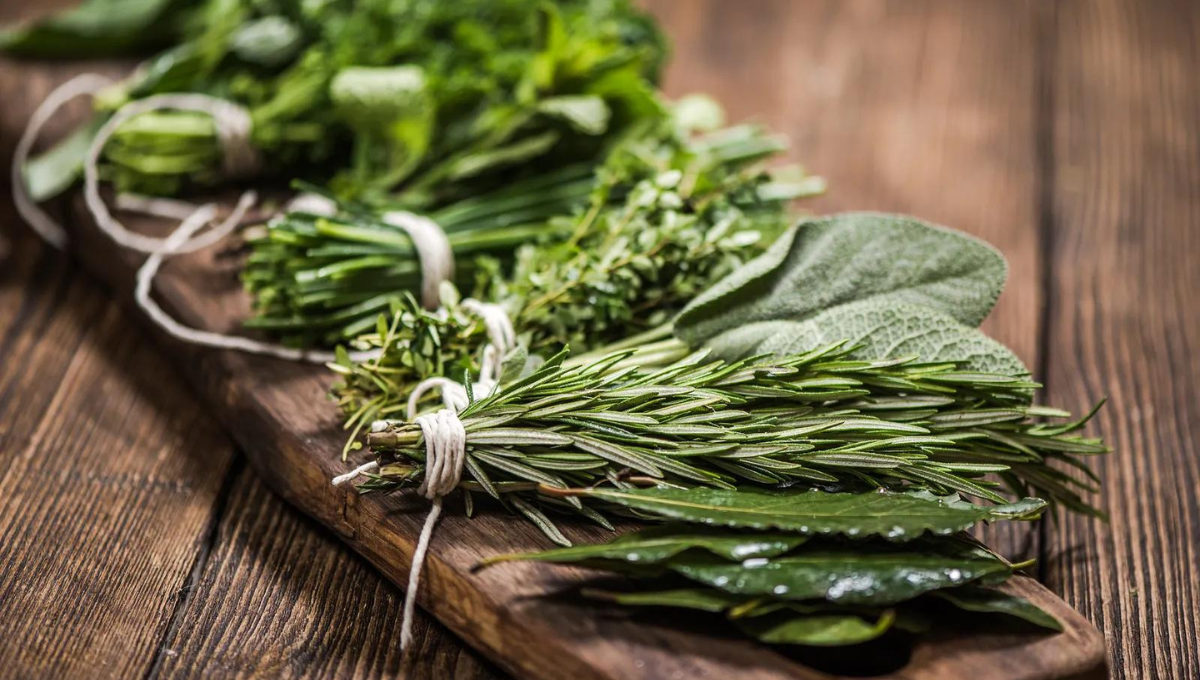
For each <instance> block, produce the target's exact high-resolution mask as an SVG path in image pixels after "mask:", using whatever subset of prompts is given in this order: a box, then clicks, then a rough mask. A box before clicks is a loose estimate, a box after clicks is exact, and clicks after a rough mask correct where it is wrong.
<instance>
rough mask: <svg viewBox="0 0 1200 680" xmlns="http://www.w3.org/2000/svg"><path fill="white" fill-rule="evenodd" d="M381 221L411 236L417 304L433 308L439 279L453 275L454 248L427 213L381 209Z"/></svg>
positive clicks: (450, 277) (447, 279)
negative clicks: (418, 288)
mask: <svg viewBox="0 0 1200 680" xmlns="http://www.w3.org/2000/svg"><path fill="white" fill-rule="evenodd" d="M383 221H384V222H386V223H388V224H390V225H392V226H393V227H399V228H400V229H401V230H402V231H403V232H404V233H406V234H408V237H409V238H410V239H412V243H413V248H414V249H415V250H416V251H417V259H418V260H419V261H420V264H421V305H422V306H423V307H425V308H426V309H437V308H438V307H439V306H440V305H441V295H440V290H441V286H442V282H443V281H449V280H451V279H453V278H454V251H453V250H452V249H451V248H450V239H448V238H447V237H446V232H445V231H442V227H441V226H440V225H439V224H438V223H437V222H434V221H433V220H431V219H429V218H428V217H422V216H421V215H415V214H413V213H410V212H405V211H403V210H396V211H393V212H388V213H384V214H383Z"/></svg>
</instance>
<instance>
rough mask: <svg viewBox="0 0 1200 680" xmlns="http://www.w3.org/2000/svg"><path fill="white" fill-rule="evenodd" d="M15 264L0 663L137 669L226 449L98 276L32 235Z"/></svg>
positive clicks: (21, 671) (7, 336)
mask: <svg viewBox="0 0 1200 680" xmlns="http://www.w3.org/2000/svg"><path fill="white" fill-rule="evenodd" d="M7 214H8V213H7V211H5V215H7ZM6 219H11V218H6ZM12 261H13V262H14V263H15V264H16V266H15V267H13V268H12V269H7V268H6V270H7V271H11V272H12V273H13V274H15V275H16V276H14V277H13V278H12V279H8V280H7V281H6V284H5V285H4V286H3V288H0V328H3V329H4V331H3V337H4V340H3V348H0V351H3V355H4V357H5V359H4V361H3V362H0V564H3V565H4V568H3V569H0V667H3V668H4V669H5V672H4V673H5V675H11V676H15V677H21V678H37V677H45V678H61V677H95V676H97V675H102V676H108V677H118V676H132V675H141V674H144V673H145V672H146V670H147V669H148V668H149V667H150V664H151V663H152V661H153V659H154V656H155V650H156V647H157V643H158V641H159V639H160V638H161V637H162V635H163V633H164V632H165V630H166V628H167V625H168V623H169V621H170V619H171V616H172V614H173V612H174V608H175V604H176V601H177V597H178V595H179V593H180V591H181V589H183V588H184V587H185V585H186V584H187V582H188V579H189V576H190V574H191V571H192V567H193V564H194V563H195V561H196V557H197V552H198V549H199V547H200V545H201V544H202V542H203V540H204V538H205V536H206V535H207V533H208V531H209V526H210V523H211V522H212V521H213V519H214V511H213V504H214V500H215V499H216V497H217V495H218V493H219V491H220V488H221V481H222V479H223V478H224V476H225V469H226V467H227V465H228V462H229V458H230V455H231V448H230V446H229V444H228V441H227V440H226V439H225V438H224V437H223V436H221V435H220V434H218V432H219V430H218V429H217V427H216V425H215V424H214V423H213V422H212V420H211V419H210V418H208V417H207V416H206V415H205V413H204V411H202V410H201V409H200V408H199V407H198V406H197V404H196V403H195V400H194V399H193V398H192V397H191V396H190V394H189V393H188V391H187V390H186V389H184V388H183V387H182V385H181V383H180V382H179V380H178V378H175V377H173V375H172V373H173V371H172V370H171V368H170V367H169V366H168V365H167V364H166V363H165V361H164V359H163V358H162V356H161V355H160V354H159V353H158V352H156V351H153V350H152V349H150V348H148V342H147V341H146V339H145V338H143V337H139V336H138V335H137V334H136V333H134V332H131V330H130V328H129V325H130V321H129V319H128V317H126V316H125V315H123V314H122V313H121V312H120V310H119V309H118V308H117V306H116V305H115V304H113V303H111V302H110V301H109V300H107V299H106V298H105V296H104V295H103V294H101V293H100V292H99V291H97V290H96V289H95V284H94V283H93V282H91V281H89V280H88V279H87V278H86V277H85V276H84V275H83V274H82V273H72V272H71V268H70V267H69V266H67V263H66V261H65V259H64V258H61V257H58V258H56V257H52V256H47V254H46V253H45V249H44V248H42V247H41V246H35V245H34V244H33V243H31V242H30V241H28V240H25V241H22V242H21V243H19V244H18V247H17V250H16V251H15V252H14V253H13V259H12ZM28 264H32V266H27V265H28Z"/></svg>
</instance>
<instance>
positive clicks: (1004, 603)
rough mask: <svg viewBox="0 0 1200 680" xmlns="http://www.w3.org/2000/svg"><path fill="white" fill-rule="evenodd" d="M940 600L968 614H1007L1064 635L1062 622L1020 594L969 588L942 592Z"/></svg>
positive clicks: (938, 594) (938, 595) (938, 593)
mask: <svg viewBox="0 0 1200 680" xmlns="http://www.w3.org/2000/svg"><path fill="white" fill-rule="evenodd" d="M934 595H936V596H937V597H939V598H941V599H943V600H945V601H946V602H949V603H950V604H952V605H954V606H955V607H958V608H959V609H962V610H964V611H968V612H974V613H982V614H1004V615H1006V616H1013V617H1016V618H1018V619H1022V620H1024V621H1027V622H1029V623H1032V624H1034V625H1035V626H1040V627H1042V628H1046V629H1049V630H1053V631H1058V632H1062V630H1063V625H1062V623H1061V622H1060V621H1059V620H1058V619H1056V618H1054V615H1053V614H1051V613H1050V612H1048V611H1046V610H1045V609H1042V608H1041V607H1039V606H1037V605H1036V604H1034V603H1032V602H1030V601H1029V600H1026V599H1025V598H1023V597H1019V596H1017V595H1010V594H1008V593H1006V592H1004V591H1002V590H996V589H994V588H980V587H977V586H966V587H963V588H952V589H949V590H940V591H938V592H936V593H934Z"/></svg>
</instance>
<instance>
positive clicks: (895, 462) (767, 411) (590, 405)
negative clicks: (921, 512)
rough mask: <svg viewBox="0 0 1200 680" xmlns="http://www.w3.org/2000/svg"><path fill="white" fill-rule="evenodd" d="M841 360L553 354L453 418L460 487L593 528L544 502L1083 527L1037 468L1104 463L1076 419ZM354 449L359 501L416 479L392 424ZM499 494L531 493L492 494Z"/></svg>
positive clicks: (564, 506)
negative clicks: (1051, 520)
mask: <svg viewBox="0 0 1200 680" xmlns="http://www.w3.org/2000/svg"><path fill="white" fill-rule="evenodd" d="M849 353H850V350H849V349H848V348H847V347H845V346H844V345H833V346H828V347H824V348H821V349H817V350H814V351H811V352H806V353H803V354H798V355H792V356H786V357H755V358H751V359H746V360H742V361H736V362H724V361H708V360H706V359H705V358H704V356H703V355H702V354H696V355H692V356H690V357H688V358H687V359H685V360H683V361H680V362H677V363H675V364H674V365H671V366H669V367H668V368H666V369H664V370H660V371H656V372H650V373H646V372H642V371H639V370H638V369H637V368H636V367H626V368H622V369H614V367H615V366H617V365H619V364H620V362H621V361H622V360H624V359H626V358H627V357H628V354H629V353H628V352H622V353H617V354H614V355H612V356H610V357H607V358H605V359H603V360H600V361H597V362H593V363H590V364H587V365H582V366H578V365H576V366H568V365H566V364H565V363H564V361H565V359H566V353H565V352H563V353H560V354H558V355H556V356H555V357H554V358H553V359H551V360H550V361H548V362H547V363H546V364H545V365H544V366H542V367H541V368H540V369H538V370H536V371H533V372H532V373H531V374H529V375H528V376H527V377H525V378H522V379H520V380H517V381H514V382H512V383H511V384H509V385H507V386H506V388H505V389H504V390H503V391H501V392H499V393H497V394H494V395H492V396H489V397H487V398H483V399H479V400H477V401H475V402H473V403H472V404H471V405H470V406H469V407H468V408H467V409H465V410H464V411H463V412H462V414H461V418H462V421H463V424H464V426H465V428H466V431H467V462H466V476H465V478H466V479H469V480H470V482H468V483H467V484H468V485H469V486H470V487H471V488H474V489H479V490H482V491H484V492H486V493H488V494H490V495H492V496H494V497H496V498H498V499H502V500H505V501H506V502H509V503H515V502H516V500H517V499H520V501H521V502H522V503H525V504H526V505H527V506H528V507H534V506H533V505H532V504H533V503H535V502H536V503H538V504H539V505H541V506H548V507H550V508H552V509H556V510H557V509H561V510H568V511H571V510H573V511H575V512H577V513H580V514H583V515H585V516H587V517H590V518H592V519H594V520H597V521H599V520H598V518H597V512H596V511H597V510H599V511H600V512H601V514H603V513H628V510H626V509H625V508H619V507H613V506H608V505H600V506H598V507H597V508H591V507H589V506H587V505H585V504H584V503H583V501H581V500H580V499H579V498H577V497H574V496H570V495H567V496H562V494H559V493H556V491H555V490H556V489H568V488H573V487H586V486H591V485H596V484H611V485H613V486H615V487H617V488H631V487H633V486H636V485H638V484H653V485H659V486H666V487H680V488H688V487H696V486H708V487H715V488H735V487H740V486H744V485H749V486H759V487H792V488H796V487H798V488H806V487H808V488H825V489H831V488H837V489H839V490H844V491H868V490H876V489H881V488H883V489H889V490H912V489H927V490H929V491H932V492H934V493H937V494H948V493H952V492H958V493H961V494H963V495H966V496H973V497H976V498H980V499H986V500H989V501H993V502H997V503H1000V502H1005V498H1004V496H1002V495H1001V492H1002V491H1004V490H1007V491H1008V492H1010V493H1012V494H1013V495H1015V496H1017V497H1023V496H1038V497H1041V498H1043V499H1045V500H1047V501H1049V502H1050V503H1051V504H1061V505H1062V506H1064V507H1067V508H1069V509H1071V510H1076V511H1079V512H1083V513H1088V514H1098V511H1097V510H1096V509H1095V508H1093V507H1092V506H1090V505H1089V504H1088V503H1087V502H1086V501H1085V500H1084V499H1083V497H1082V494H1084V493H1087V492H1091V491H1094V490H1095V488H1094V487H1093V486H1092V485H1091V484H1090V483H1089V482H1087V481H1081V480H1078V479H1076V478H1074V477H1072V476H1070V475H1067V474H1065V473H1064V472H1062V471H1061V470H1059V469H1058V468H1056V467H1053V466H1052V465H1051V463H1052V462H1053V461H1061V462H1063V463H1066V464H1067V465H1070V466H1071V467H1075V468H1079V469H1082V470H1085V471H1086V470H1087V469H1088V468H1087V465H1086V463H1085V462H1084V460H1083V459H1084V458H1085V457H1087V456H1090V455H1097V454H1103V453H1106V452H1107V451H1108V449H1107V448H1106V447H1105V446H1104V444H1103V443H1102V442H1101V441H1099V440H1097V439H1089V438H1083V437H1079V436H1076V435H1074V434H1072V433H1073V432H1075V431H1077V430H1078V429H1079V428H1081V427H1082V426H1083V425H1084V423H1086V422H1087V420H1088V418H1089V417H1090V415H1091V414H1088V416H1086V417H1084V418H1082V419H1079V420H1074V421H1071V420H1069V414H1066V413H1065V412H1062V411H1059V410H1056V409H1048V408H1043V407H1039V406H1028V405H1027V400H1028V390H1030V389H1033V388H1035V387H1037V385H1036V384H1035V383H1031V382H1028V381H1027V380H1025V379H1023V378H1019V377H1009V376H1003V375H994V374H986V373H969V372H964V371H961V370H959V369H958V368H957V366H956V365H955V364H953V363H937V364H929V363H918V362H916V361H913V360H906V359H892V360H884V361H859V360H852V359H850V358H848V356H849ZM1042 418H1050V419H1051V420H1054V421H1058V420H1064V419H1067V422H1064V423H1058V424H1048V423H1044V422H1041V420H1042ZM367 443H368V444H369V446H370V447H371V449H372V450H373V451H374V452H375V453H376V455H377V456H378V458H379V462H380V464H381V466H382V467H381V471H380V474H378V475H375V476H373V477H372V478H371V480H370V481H369V482H367V483H366V484H364V485H362V486H361V487H360V488H361V489H362V490H364V491H372V490H387V489H394V488H398V487H399V486H402V485H404V484H407V483H409V482H411V481H413V480H415V479H418V478H419V477H420V475H421V465H422V462H423V461H424V457H425V453H424V452H425V449H424V442H423V439H422V435H421V430H420V428H419V427H417V426H415V425H413V424H411V423H398V424H395V425H394V426H392V427H390V428H388V429H387V430H385V431H382V432H376V433H372V434H370V435H368V436H367ZM988 475H996V476H997V477H998V479H999V480H1000V481H993V480H992V479H990V478H988V477H987V476H988ZM512 482H528V483H535V484H537V485H538V487H537V488H536V489H532V490H531V489H529V488H528V487H526V486H520V487H517V488H516V489H512V490H509V489H503V488H502V487H501V486H499V484H506V483H512ZM560 496H562V497H560ZM545 522H546V523H549V520H548V519H546V520H545ZM551 526H552V525H551ZM548 533H550V532H548ZM555 533H557V532H555Z"/></svg>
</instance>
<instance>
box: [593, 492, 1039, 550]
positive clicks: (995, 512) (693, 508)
mask: <svg viewBox="0 0 1200 680" xmlns="http://www.w3.org/2000/svg"><path fill="white" fill-rule="evenodd" d="M583 495H586V496H589V497H592V498H597V499H600V500H604V501H608V502H610V503H616V504H618V505H622V506H625V507H627V508H632V509H635V510H640V511H642V512H648V513H652V514H654V515H657V516H658V517H661V518H663V519H672V520H679V521H684V522H693V523H699V524H706V525H709V526H724V527H736V528H742V529H781V530H784V531H794V532H798V533H801V534H805V535H811V534H840V535H844V536H849V537H864V538H865V537H868V536H880V537H883V538H886V539H888V540H890V541H907V540H912V539H915V538H917V537H919V536H921V535H922V534H925V533H932V534H941V535H946V534H953V533H956V532H959V531H963V530H965V529H968V528H970V527H971V526H973V525H975V524H977V523H978V522H981V521H995V520H1027V519H1034V518H1036V517H1038V516H1039V515H1040V514H1041V512H1042V510H1043V509H1044V508H1045V507H1046V502H1045V501H1043V500H1040V499H1037V498H1025V499H1023V500H1020V501H1017V502H1015V503H1010V504H1007V505H975V504H973V503H968V502H966V501H964V500H962V499H960V498H959V497H958V496H945V497H938V496H934V495H933V494H929V493H886V492H879V493H828V492H825V491H815V490H814V491H804V492H766V491H733V490H726V489H708V488H702V487H698V488H693V489H669V488H652V489H629V490H617V489H604V488H595V489H589V490H587V491H586V492H585V493H584V494H583Z"/></svg>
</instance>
